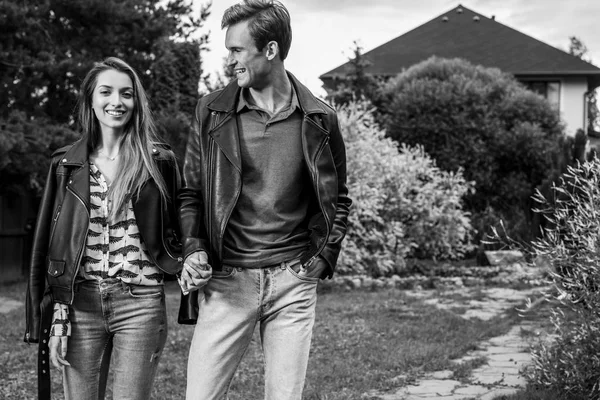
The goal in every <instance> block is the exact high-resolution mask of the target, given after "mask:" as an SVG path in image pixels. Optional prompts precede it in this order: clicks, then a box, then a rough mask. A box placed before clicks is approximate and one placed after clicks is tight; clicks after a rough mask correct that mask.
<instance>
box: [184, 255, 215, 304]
mask: <svg viewBox="0 0 600 400" xmlns="http://www.w3.org/2000/svg"><path fill="white" fill-rule="evenodd" d="M211 276H212V268H211V266H210V264H208V255H207V254H206V253H205V252H204V251H197V252H195V253H192V254H190V255H189V256H188V257H187V258H186V259H185V261H184V262H183V269H182V270H181V276H180V277H179V286H181V290H182V291H183V294H188V293H189V292H192V291H194V290H198V289H200V288H201V287H203V286H204V285H206V284H207V283H208V280H209V279H210V277H211Z"/></svg>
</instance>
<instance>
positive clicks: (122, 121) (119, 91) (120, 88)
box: [92, 69, 135, 134]
mask: <svg viewBox="0 0 600 400" xmlns="http://www.w3.org/2000/svg"><path fill="white" fill-rule="evenodd" d="M134 105H135V101H134V93H133V82H132V81H131V78H130V77H129V75H127V74H125V73H123V72H119V71H116V70H114V69H109V70H106V71H103V72H101V73H100V74H98V79H97V82H96V87H95V88H94V94H93V96H92V108H93V109H94V114H95V115H96V118H98V122H100V128H101V129H102V132H107V131H106V130H107V129H108V130H112V131H113V132H114V133H117V134H120V133H122V132H123V129H124V128H125V125H127V123H128V122H129V120H130V119H131V116H132V114H133V107H134Z"/></svg>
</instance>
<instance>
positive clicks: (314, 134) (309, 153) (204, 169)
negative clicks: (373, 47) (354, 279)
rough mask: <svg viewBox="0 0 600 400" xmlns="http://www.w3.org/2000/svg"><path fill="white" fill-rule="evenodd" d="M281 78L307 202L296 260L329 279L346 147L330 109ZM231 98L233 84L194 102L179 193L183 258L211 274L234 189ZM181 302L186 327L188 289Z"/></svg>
mask: <svg viewBox="0 0 600 400" xmlns="http://www.w3.org/2000/svg"><path fill="white" fill-rule="evenodd" d="M288 76H289V78H290V80H291V82H292V84H293V85H294V88H295V90H296V94H297V96H298V102H299V105H300V108H301V109H302V112H303V113H304V118H303V122H302V151H303V153H304V161H305V162H306V166H307V168H308V171H309V175H310V178H311V181H312V186H313V190H314V192H313V193H314V199H315V201H313V203H314V204H313V205H312V207H309V210H310V212H311V216H310V220H309V225H308V228H309V229H310V231H311V233H310V248H309V249H308V251H307V252H306V253H305V255H304V256H303V258H302V260H301V261H302V263H303V264H305V265H307V264H310V263H311V262H312V261H313V260H314V259H315V258H316V257H317V256H321V257H322V258H323V259H325V260H326V261H327V264H328V269H327V271H326V272H325V273H324V275H323V277H331V276H332V275H333V272H334V270H335V265H336V262H337V259H338V256H339V253H340V249H341V243H342V239H343V238H344V236H345V234H346V223H347V219H348V212H349V210H350V205H351V204H352V201H351V200H350V198H349V197H348V188H347V186H346V150H345V147H344V141H343V138H342V135H341V133H340V129H339V125H338V121H337V116H336V114H335V111H334V110H333V109H332V108H331V107H330V106H328V105H327V104H326V103H324V102H322V101H320V100H318V99H317V98H316V97H314V96H313V95H312V93H311V92H310V91H309V90H308V89H307V88H306V87H305V86H304V85H302V84H301V83H300V82H298V80H297V79H296V78H295V77H294V76H293V75H292V74H289V73H288ZM239 95H240V88H239V86H238V85H237V82H236V81H234V82H232V83H231V84H229V85H228V86H227V87H226V88H225V89H223V90H219V91H217V92H214V93H211V94H209V95H207V96H205V97H203V98H202V99H200V101H199V102H198V105H197V106H196V114H195V121H194V123H195V132H194V133H193V134H192V135H191V136H190V138H189V140H188V144H187V152H186V157H185V163H184V172H183V177H184V183H183V187H182V189H181V190H180V194H179V201H180V208H179V218H180V219H179V220H180V225H181V230H182V241H183V250H184V259H185V257H187V256H188V255H190V254H191V253H193V252H196V251H205V252H206V253H207V254H208V255H209V262H210V264H211V265H212V267H213V268H214V269H217V270H218V269H220V268H221V267H222V265H221V259H222V250H223V249H222V247H223V235H224V232H225V228H226V226H227V222H228V220H229V217H230V215H231V213H232V211H233V209H234V207H235V204H236V202H237V199H238V196H239V194H240V191H241V188H242V175H241V165H242V162H241V155H240V145H239V137H238V133H237V132H238V127H237V118H236V113H235V110H236V106H237V100H238V97H239ZM184 297H186V298H183V299H182V308H181V309H180V314H179V321H180V322H181V323H194V321H195V316H194V314H195V312H194V308H197V305H196V295H195V292H192V294H191V295H188V296H184Z"/></svg>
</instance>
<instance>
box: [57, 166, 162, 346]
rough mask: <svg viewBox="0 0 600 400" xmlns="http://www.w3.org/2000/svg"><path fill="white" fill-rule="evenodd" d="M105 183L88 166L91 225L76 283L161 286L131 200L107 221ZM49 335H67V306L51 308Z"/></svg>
mask: <svg viewBox="0 0 600 400" xmlns="http://www.w3.org/2000/svg"><path fill="white" fill-rule="evenodd" d="M107 196H108V184H107V182H106V179H105V178H104V175H102V172H100V170H99V169H98V167H96V166H95V165H94V164H91V163H90V224H89V228H88V233H87V239H86V246H85V253H84V256H83V258H82V260H81V268H80V269H79V276H78V278H77V279H78V280H101V279H105V278H119V279H120V280H121V281H123V282H124V283H129V284H134V285H142V286H156V285H162V284H163V278H164V276H163V273H162V271H161V270H160V269H159V268H158V267H157V266H156V264H154V262H152V261H151V259H150V256H149V255H148V252H147V251H146V246H145V244H144V242H143V241H142V237H141V235H140V232H139V230H138V226H137V223H136V220H135V214H134V212H133V204H132V203H131V199H130V200H128V202H127V206H126V208H127V211H126V212H124V213H121V214H120V215H119V220H118V221H116V222H115V223H113V224H111V223H110V222H109V218H108V215H109V210H110V207H111V204H110V201H109V200H108V197H107ZM53 321H54V322H53V324H52V329H51V331H50V334H51V335H52V336H69V335H70V332H71V327H70V321H69V318H68V306H67V305H66V304H60V303H56V304H55V305H54V316H53Z"/></svg>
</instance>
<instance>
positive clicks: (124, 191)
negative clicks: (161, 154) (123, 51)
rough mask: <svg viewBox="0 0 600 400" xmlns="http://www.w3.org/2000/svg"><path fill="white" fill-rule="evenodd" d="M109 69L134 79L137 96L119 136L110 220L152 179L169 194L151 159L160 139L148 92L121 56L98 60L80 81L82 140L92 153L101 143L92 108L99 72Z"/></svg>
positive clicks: (134, 95)
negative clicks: (118, 159)
mask: <svg viewBox="0 0 600 400" xmlns="http://www.w3.org/2000/svg"><path fill="white" fill-rule="evenodd" d="M107 70H115V71H119V72H123V73H125V74H127V75H128V76H129V78H131V82H132V83H133V99H134V105H133V113H132V116H131V119H130V120H129V122H127V125H125V128H124V130H123V135H122V136H121V138H120V146H119V156H120V163H119V168H118V170H117V174H116V176H115V179H114V181H113V183H112V184H111V186H110V188H109V191H108V199H110V200H112V205H113V207H112V208H111V210H110V213H109V219H110V220H111V221H114V220H115V218H116V217H117V216H118V215H119V214H120V213H121V212H123V211H124V210H125V207H126V206H127V204H128V202H129V200H130V199H131V197H132V196H133V195H139V193H140V190H141V189H142V186H143V185H144V182H146V180H148V179H149V178H152V179H153V180H154V182H155V183H156V186H157V187H158V190H159V191H160V194H161V196H162V197H163V199H165V200H167V199H168V197H169V195H168V192H167V188H166V184H165V181H164V179H163V177H162V175H161V174H160V171H159V169H158V166H157V165H156V163H155V162H154V161H153V160H152V149H153V148H155V145H156V144H157V143H159V141H158V136H157V134H156V127H155V125H154V119H153V118H152V113H151V111H150V107H149V106H148V98H147V96H146V92H145V90H144V88H143V86H142V82H141V81H140V78H139V77H138V75H137V73H136V72H135V70H134V69H133V68H131V66H129V65H128V64H127V63H126V62H125V61H123V60H121V59H119V58H116V57H109V58H107V59H105V60H104V61H102V62H98V63H95V64H94V67H93V68H92V69H91V70H90V71H89V72H88V74H87V75H86V77H85V79H84V80H83V83H82V84H81V90H80V94H79V101H78V105H77V108H78V114H79V124H80V126H81V129H82V131H83V139H84V140H86V141H87V145H88V149H89V151H90V153H91V152H93V151H95V150H96V149H97V148H98V146H99V144H100V138H101V129H100V123H99V121H98V119H97V118H96V115H95V114H94V110H93V108H92V98H93V94H94V89H95V88H96V84H97V82H98V75H99V74H100V73H101V72H103V71H107Z"/></svg>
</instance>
